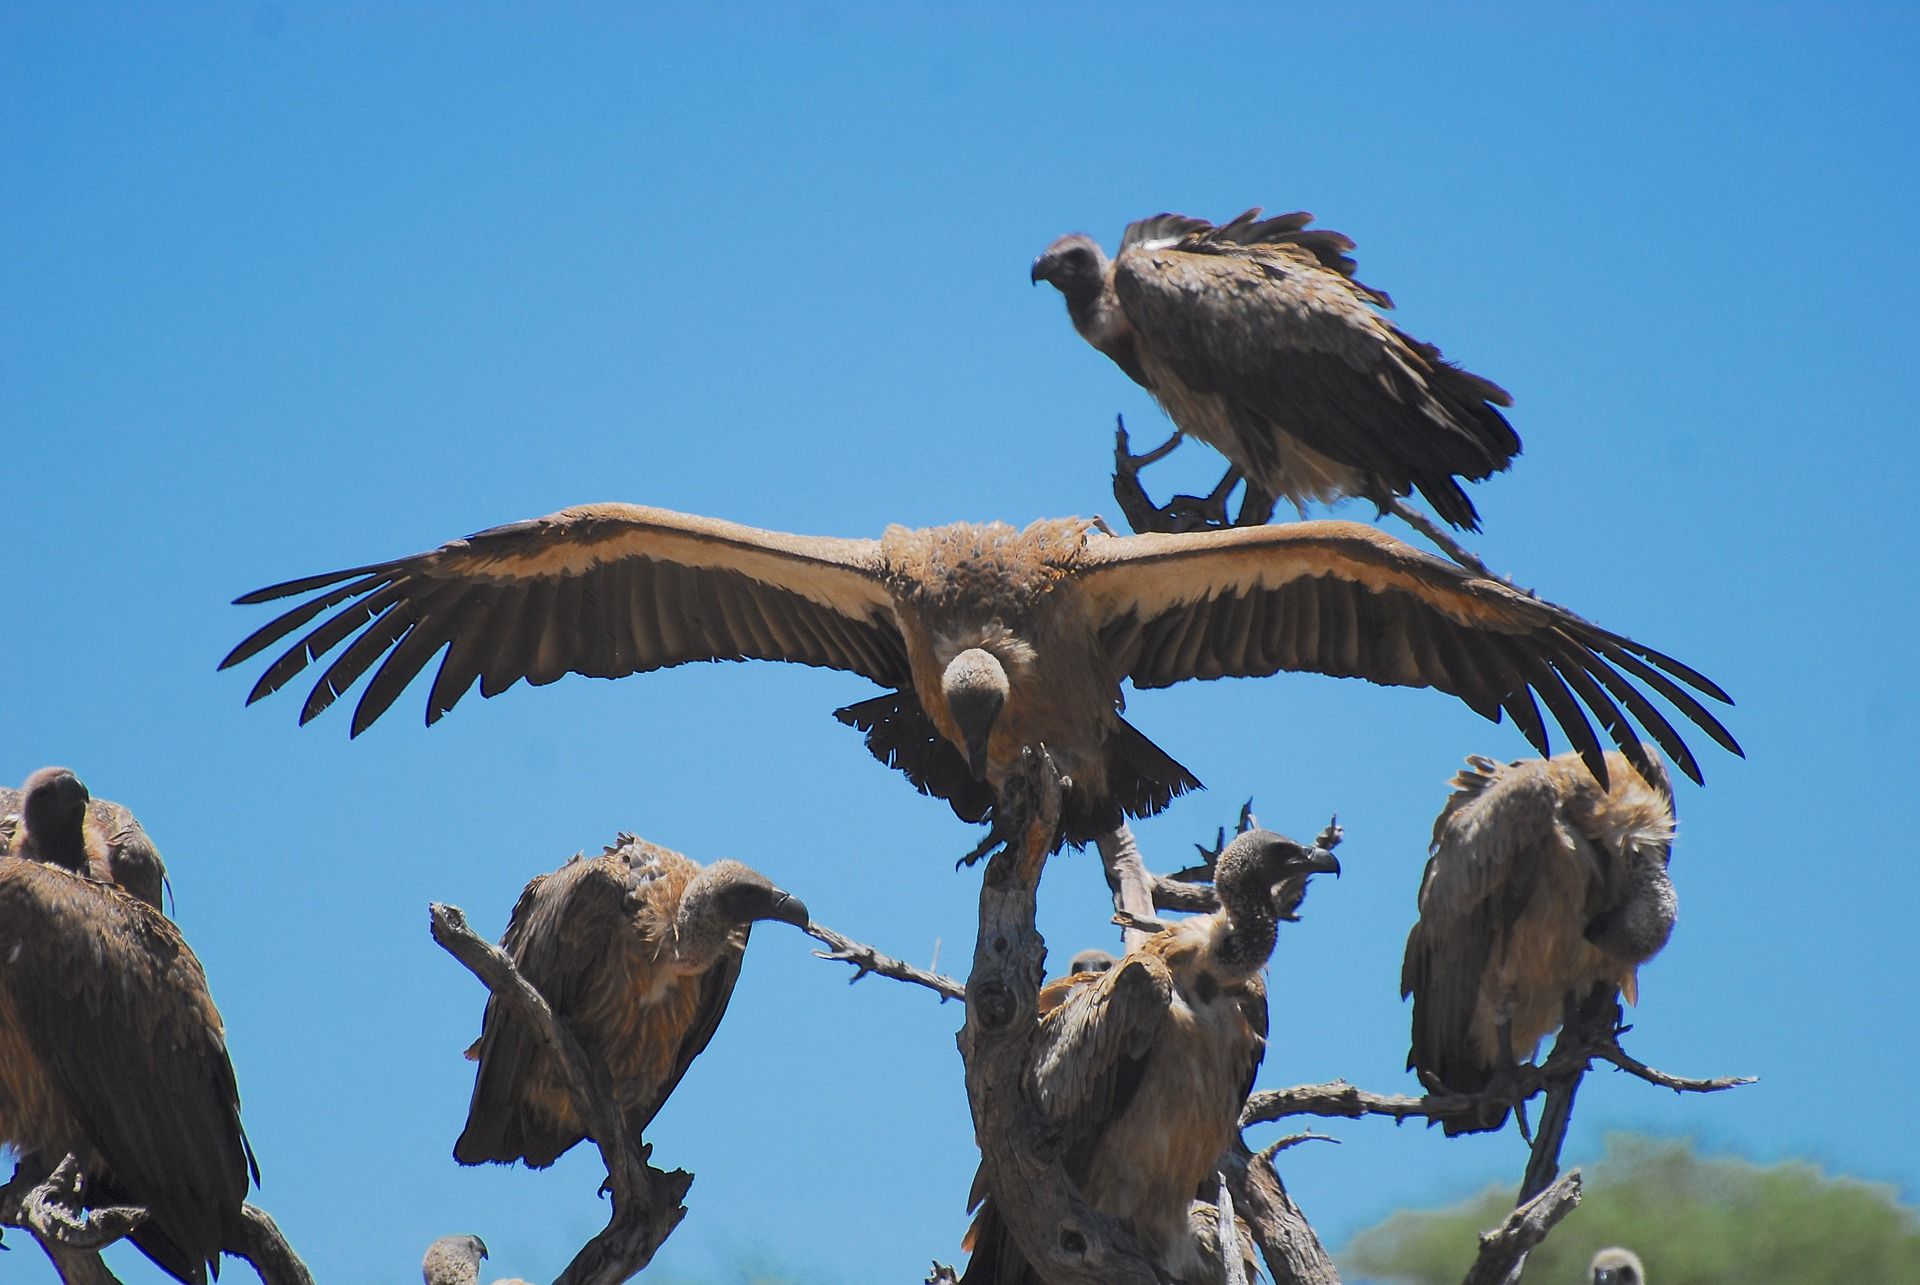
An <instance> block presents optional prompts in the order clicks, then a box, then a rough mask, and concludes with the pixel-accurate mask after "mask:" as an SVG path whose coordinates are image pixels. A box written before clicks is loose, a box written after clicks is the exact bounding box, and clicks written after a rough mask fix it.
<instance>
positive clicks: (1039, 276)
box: [1027, 254, 1047, 285]
mask: <svg viewBox="0 0 1920 1285" xmlns="http://www.w3.org/2000/svg"><path fill="white" fill-rule="evenodd" d="M1046 261H1047V256H1046V255H1044V254H1043V255H1041V256H1040V257H1039V258H1037V259H1035V260H1034V261H1033V270H1032V271H1031V272H1029V273H1027V280H1029V281H1031V282H1032V283H1033V284H1034V285H1039V284H1040V283H1041V282H1042V281H1045V280H1046V279H1047V274H1046V273H1045V272H1043V271H1041V265H1042V264H1044V263H1045V262H1046Z"/></svg>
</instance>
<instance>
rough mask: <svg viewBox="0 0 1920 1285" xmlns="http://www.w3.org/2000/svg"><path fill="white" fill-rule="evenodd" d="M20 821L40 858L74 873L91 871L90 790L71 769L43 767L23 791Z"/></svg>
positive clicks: (24, 786) (29, 778)
mask: <svg viewBox="0 0 1920 1285" xmlns="http://www.w3.org/2000/svg"><path fill="white" fill-rule="evenodd" d="M20 794H21V798H20V821H21V825H22V826H23V827H24V828H25V829H26V832H27V834H28V835H29V836H30V837H31V838H32V840H33V848H34V852H35V854H36V855H38V856H39V857H40V859H41V860H43V861H53V862H55V863H56V864H59V865H62V866H65V867H67V868H68V869H70V870H85V869H86V868H87V850H86V837H85V832H84V827H85V825H86V820H87V801H88V799H89V798H90V797H91V796H90V795H88V793H87V787H86V786H85V785H83V784H82V783H81V781H80V778H79V777H77V776H75V775H74V774H73V772H72V770H71V769H69V768H64V767H43V768H41V769H40V770H39V771H38V772H35V773H34V774H33V775H32V776H30V777H28V778H27V781H26V784H25V785H23V786H22V787H21V790H20Z"/></svg>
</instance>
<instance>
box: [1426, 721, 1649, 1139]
mask: <svg viewBox="0 0 1920 1285" xmlns="http://www.w3.org/2000/svg"><path fill="white" fill-rule="evenodd" d="M1609 757H1614V758H1617V757H1618V756H1614V755H1610V756H1609ZM1649 758H1650V759H1651V755H1649ZM1651 761H1653V763H1654V765H1655V768H1656V770H1655V771H1653V772H1651V773H1648V774H1646V775H1642V774H1640V773H1635V772H1629V771H1621V770H1616V771H1614V772H1613V773H1612V774H1611V776H1610V778H1609V783H1608V784H1607V785H1605V786H1602V785H1600V784H1599V783H1598V782H1596V781H1595V780H1594V779H1593V777H1592V775H1591V774H1589V773H1588V772H1587V771H1586V769H1585V767H1584V765H1583V764H1581V762H1580V761H1579V759H1578V758H1576V757H1575V756H1574V755H1571V754H1562V755H1559V756H1558V757H1556V758H1551V759H1527V760H1523V761H1520V762H1516V763H1509V764H1506V765H1505V766H1502V765H1501V764H1499V763H1496V762H1494V761H1493V760H1492V759H1487V758H1482V757H1480V756H1478V755H1476V756H1474V757H1471V758H1469V759H1468V760H1467V765H1466V767H1465V768H1463V769H1462V770H1461V771H1460V773H1459V774H1458V775H1456V776H1455V777H1454V778H1453V781H1452V785H1453V796H1452V797H1451V798H1449V799H1448V800H1447V805H1446V807H1445V808H1444V809H1443V810H1442V811H1441V813H1440V816H1439V817H1438V818H1437V819H1436V820H1435V821H1434V823H1433V849H1432V853H1433V855H1432V857H1431V858H1430V859H1429V860H1428V862H1427V870H1426V875H1425V877H1424V878H1423V879H1422V881H1421V884H1420V918H1419V920H1418V921H1417V922H1416V923H1415V924H1414V926H1413V931H1412V932H1410V933H1409V934H1408V935H1407V953H1406V959H1405V962H1404V964H1403V966H1402V971H1401V975H1400V993H1401V996H1402V997H1403V998H1404V997H1406V996H1409V995H1411V996H1412V997H1413V1047H1412V1051H1411V1052H1410V1053H1409V1054H1408V1056H1407V1066H1408V1069H1410V1070H1414V1071H1417V1072H1418V1073H1419V1075H1420V1078H1421V1080H1422V1081H1424V1082H1425V1083H1426V1084H1427V1085H1428V1087H1430V1088H1433V1089H1436V1090H1443V1091H1446V1092H1451V1093H1476V1092H1479V1091H1481V1090H1483V1089H1485V1088H1487V1087H1488V1086H1489V1085H1490V1084H1491V1083H1492V1082H1493V1080H1494V1078H1495V1077H1496V1076H1497V1075H1498V1074H1499V1073H1500V1072H1502V1071H1505V1070H1510V1069H1511V1068H1513V1067H1514V1066H1515V1065H1516V1062H1517V1060H1518V1059H1520V1058H1531V1057H1532V1056H1533V1054H1534V1051H1535V1048H1536V1046H1537V1045H1538V1044H1539V1042H1540V1039H1541V1038H1542V1037H1543V1036H1545V1035H1546V1034H1548V1033H1549V1032H1550V1031H1552V1030H1553V1029H1554V1028H1555V1027H1557V1026H1559V1025H1560V1022H1561V1018H1562V1015H1563V1014H1564V1012H1565V1007H1566V1002H1567V1000H1568V999H1569V997H1571V998H1572V999H1574V1000H1575V1001H1579V1000H1584V999H1585V998H1586V997H1587V996H1588V995H1590V994H1591V993H1592V991H1593V989H1594V988H1595V987H1596V986H1604V987H1607V988H1608V989H1609V990H1610V991H1615V992H1618V993H1619V994H1621V995H1623V996H1624V997H1625V998H1626V1000H1627V1002H1628V1003H1629V1004H1631V1003H1634V1002H1635V1001H1636V1000H1637V999H1638V998H1639V986H1638V983H1637V981H1636V971H1637V970H1638V968H1639V966H1640V965H1641V964H1643V963H1645V962H1646V961H1647V960H1649V959H1651V958H1653V956H1654V955H1656V954H1658V953H1659V951H1660V948H1661V947H1662V946H1664V945H1666V943H1667V937H1668V935H1669V934H1671V933H1672V931H1673V921H1674V915H1675V910H1676V907H1677V903H1676V901H1675V898H1674V892H1673V883H1672V881H1671V880H1669V879H1668V877H1667V857H1668V852H1669V849H1670V848H1671V847H1672V844H1673V832H1674V821H1673V791H1672V787H1671V786H1670V785H1669V784H1668V782H1667V778H1666V775H1665V773H1664V772H1662V771H1659V770H1657V768H1658V760H1657V759H1652V760H1651ZM1623 766H1624V763H1623V762H1616V763H1615V767H1616V768H1620V767H1623ZM1506 1114H1507V1113H1506V1108H1505V1107H1503V1106H1502V1107H1491V1106H1490V1107H1489V1108H1488V1109H1487V1110H1486V1111H1485V1112H1483V1113H1482V1114H1481V1115H1479V1116H1476V1117H1472V1118H1469V1119H1454V1120H1448V1121H1446V1122H1445V1128H1446V1131H1447V1133H1448V1134H1449V1135H1452V1134H1457V1133H1471V1132H1476V1131H1479V1130H1484V1129H1497V1128H1499V1127H1500V1125H1501V1124H1502V1123H1504V1121H1505V1120H1506Z"/></svg>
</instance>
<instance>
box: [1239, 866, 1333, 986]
mask: <svg viewBox="0 0 1920 1285" xmlns="http://www.w3.org/2000/svg"><path fill="white" fill-rule="evenodd" d="M1339 873H1340V861H1339V859H1338V858H1337V857H1335V856H1334V855H1333V854H1332V853H1331V852H1328V851H1327V850H1326V849H1325V848H1310V847H1307V846H1305V845H1302V844H1298V843H1295V842H1294V841H1293V840H1292V839H1289V838H1287V837H1286V836H1285V835H1283V834H1275V833H1274V832H1273V831H1272V830H1248V831H1247V832H1246V833H1245V834H1242V835H1239V836H1237V837H1236V838H1235V839H1234V841H1233V842H1232V843H1229V844H1228V845H1227V847H1226V850H1225V851H1224V852H1222V853H1221V854H1220V858H1219V860H1218V861H1217V862H1215V863H1214V875H1213V887H1214V891H1215V892H1217V893H1218V894H1219V897H1220V905H1221V907H1222V908H1223V909H1224V910H1225V911H1226V916H1225V921H1226V924H1227V929H1226V931H1227V933H1228V934H1229V940H1228V941H1226V942H1223V943H1222V945H1221V947H1220V948H1219V949H1218V950H1217V951H1216V952H1215V953H1216V956H1217V957H1218V958H1219V959H1220V960H1221V962H1222V963H1223V964H1224V965H1226V966H1227V967H1230V968H1232V969H1233V970H1234V971H1235V972H1237V973H1240V974H1242V975H1247V976H1250V975H1252V974H1253V973H1256V972H1258V971H1259V970H1260V969H1261V968H1262V967H1263V966H1264V965H1265V964H1266V962H1267V959H1268V957H1269V956H1271V955H1272V954H1273V938H1274V928H1275V924H1276V923H1277V921H1278V920H1279V919H1282V918H1287V919H1291V918H1292V917H1293V912H1294V910H1296V909H1297V908H1298V907H1299V905H1300V900H1301V898H1302V897H1304V896H1305V895H1306V889H1307V879H1308V878H1309V877H1310V876H1312V875H1316V874H1331V875H1338V874H1339Z"/></svg>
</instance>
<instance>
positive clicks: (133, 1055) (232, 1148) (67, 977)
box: [0, 859, 259, 1280]
mask: <svg viewBox="0 0 1920 1285" xmlns="http://www.w3.org/2000/svg"><path fill="white" fill-rule="evenodd" d="M0 959H4V960H5V966H4V967H0V991H4V995H0V1004H4V1006H5V1007H6V1008H7V1009H9V1010H10V1013H9V1014H6V1016H9V1017H10V1018H11V1020H12V1021H13V1022H17V1023H18V1028H19V1030H20V1032H21V1034H22V1035H24V1037H25V1039H26V1042H27V1044H28V1046H29V1047H30V1048H31V1049H32V1051H33V1054H34V1055H35V1056H36V1057H37V1058H38V1060H39V1062H40V1064H41V1066H42V1068H43V1069H44V1072H45V1074H46V1077H47V1079H48V1081H49V1082H50V1083H51V1084H52V1085H53V1086H54V1087H55V1090H56V1091H57V1092H58V1094H59V1096H60V1100H61V1102H62V1104H63V1105H64V1106H65V1107H66V1109H67V1111H68V1113H70V1114H71V1116H72V1117H73V1120H74V1122H75V1124H76V1125H77V1126H78V1128H79V1131H80V1133H81V1134H82V1135H83V1136H84V1137H85V1138H86V1139H87V1141H88V1143H89V1144H90V1145H91V1146H92V1148H93V1151H94V1153H95V1155H96V1157H97V1161H98V1162H99V1163H100V1164H101V1165H103V1166H104V1170H105V1172H107V1173H109V1174H110V1175H111V1182H110V1184H109V1185H107V1186H106V1187H105V1188H104V1190H103V1191H102V1192H101V1195H103V1196H110V1197H112V1198H116V1199H124V1200H125V1201H127V1202H129V1203H134V1204H139V1205H144V1206H146V1207H147V1209H148V1211H149V1213H150V1215H151V1217H150V1219H149V1221H148V1222H147V1223H146V1224H145V1225H143V1226H142V1227H141V1228H140V1229H139V1231H137V1232H136V1233H134V1237H133V1238H134V1240H135V1242H136V1243H138V1244H139V1245H140V1247H141V1248H142V1249H143V1250H145V1251H146V1252H147V1253H148V1254H149V1255H150V1256H152V1257H153V1258H154V1260H155V1261H156V1262H160V1263H162V1264H163V1265H165V1266H167V1267H168V1269H169V1270H171V1271H173V1272H175V1273H176V1274H177V1275H179V1276H180V1278H181V1279H182V1280H204V1279H205V1272H206V1269H207V1267H208V1266H209V1265H210V1264H212V1263H214V1262H216V1261H217V1260H218V1258H219V1255H220V1249H221V1246H222V1244H223V1243H225V1241H226V1240H227V1238H228V1236H229V1234H230V1233H231V1232H232V1231H233V1230H234V1229H235V1228H236V1227H237V1226H238V1223H239V1220H240V1207H241V1204H242V1203H243V1202H244V1201H245V1199H246V1194H247V1184H248V1179H249V1177H252V1178H253V1179H254V1180H256V1181H257V1180H258V1178H259V1173H258V1170H257V1168H256V1167H255V1165H254V1162H253V1152H252V1150H251V1148H250V1147H248V1145H247V1141H246V1136H245V1135H244V1134H243V1133H242V1132H241V1128H240V1114H239V1113H240V1096H239V1090H238V1088H237V1086H236V1085H235V1082H234V1076H233V1065H232V1063H231V1062H229V1061H228V1059H227V1049H226V1040H225V1035H224V1033H223V1030H222V1027H221V1023H220V1014H219V1012H218V1010H216V1009H215V1008H214V1006H213V999H212V997H211V996H210V995H209V994H208V992H207V980H206V974H205V973H204V972H203V971H202V970H201V967H200V961H199V960H198V959H196V958H195V957H194V954H193V952H192V951H191V950H189V949H188V948H187V944H186V942H185V941H184V940H183V939H182V938H181V936H180V934H179V931H178V930H177V929H175V928H174V926H173V925H172V923H170V922H169V921H168V920H167V919H166V918H165V917H164V916H163V915H161V914H160V913H159V912H158V911H156V910H153V909H151V908H150V907H148V906H145V905H143V904H141V903H140V902H138V901H136V900H134V899H133V898H132V897H129V896H126V895H124V894H122V893H120V892H118V891H116V890H114V889H111V888H108V887H106V886H105V885H102V884H99V883H95V882H92V881H89V880H87V879H83V878H81V877H79V876H77V875H73V874H69V873H68V872H66V871H64V870H60V869H56V868H54V867H52V866H46V865H41V864H39V863H37V862H32V861H22V860H17V859H5V860H0Z"/></svg>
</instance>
